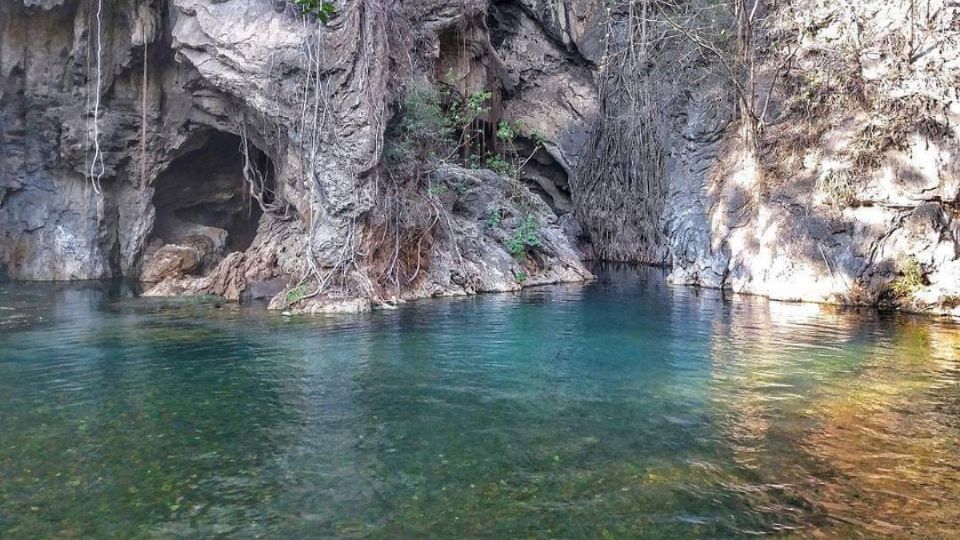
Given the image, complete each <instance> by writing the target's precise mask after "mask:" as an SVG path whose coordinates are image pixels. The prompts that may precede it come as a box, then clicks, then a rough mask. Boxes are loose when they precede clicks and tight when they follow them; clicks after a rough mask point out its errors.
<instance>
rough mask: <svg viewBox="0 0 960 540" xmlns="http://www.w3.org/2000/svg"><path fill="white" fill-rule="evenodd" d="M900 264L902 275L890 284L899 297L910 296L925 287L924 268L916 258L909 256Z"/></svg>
mask: <svg viewBox="0 0 960 540" xmlns="http://www.w3.org/2000/svg"><path fill="white" fill-rule="evenodd" d="M898 266H899V267H900V275H899V276H898V277H897V278H896V279H895V280H893V283H891V285H890V290H891V291H892V292H893V294H895V295H896V296H897V297H904V296H910V295H911V294H913V293H915V292H917V291H919V290H920V289H922V288H923V286H924V283H923V269H922V268H920V262H919V261H917V259H916V258H914V257H909V258H907V260H906V261H904V262H902V263H901V264H899V265H898Z"/></svg>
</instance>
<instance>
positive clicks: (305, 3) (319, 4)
mask: <svg viewBox="0 0 960 540" xmlns="http://www.w3.org/2000/svg"><path fill="white" fill-rule="evenodd" d="M292 1H293V3H294V5H296V6H297V7H298V8H300V11H301V12H303V13H309V14H311V15H314V16H316V17H317V19H320V22H322V23H323V24H327V23H328V22H330V17H333V16H334V15H335V14H336V13H337V10H336V8H334V7H333V4H331V3H330V2H325V1H324V0H292Z"/></svg>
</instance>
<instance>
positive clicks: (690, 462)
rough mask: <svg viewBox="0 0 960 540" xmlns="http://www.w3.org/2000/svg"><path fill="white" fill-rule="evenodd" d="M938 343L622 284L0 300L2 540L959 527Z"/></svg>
mask: <svg viewBox="0 0 960 540" xmlns="http://www.w3.org/2000/svg"><path fill="white" fill-rule="evenodd" d="M958 347H960V327H958V326H957V325H955V324H953V323H949V322H945V321H943V320H939V319H932V318H911V317H905V316H895V315H890V314H881V313H877V312H875V311H869V310H865V311H842V310H836V309H833V308H823V307H820V306H816V305H808V304H785V303H775V302H774V303H768V302H765V301H762V300H758V299H749V298H747V299H744V298H737V299H733V300H729V299H728V300H724V299H723V298H722V296H721V295H720V294H719V293H717V292H714V291H698V290H696V289H689V288H676V287H669V286H667V285H665V284H664V282H663V276H662V275H661V274H660V273H658V272H656V271H652V270H637V269H615V270H608V271H605V272H603V273H602V274H601V279H600V280H599V281H598V282H596V283H593V284H590V285H586V286H579V285H577V286H556V287H544V288H537V289H531V290H528V291H525V292H524V293H523V294H519V295H510V294H503V295H487V296H480V297H476V298H469V299H453V300H428V301H421V302H415V303H411V304H407V305H405V306H402V307H401V308H400V309H397V310H393V311H382V312H376V313H373V314H368V315H360V316H340V317H331V318H308V317H304V318H299V317H293V318H286V317H281V316H279V315H276V314H273V313H267V312H265V311H263V310H261V309H252V308H243V309H240V308H236V307H232V306H230V305H221V304H219V303H215V302H209V301H180V302H168V301H157V300H148V299H142V298H134V297H132V296H131V295H129V294H126V293H125V292H124V290H123V288H122V286H118V285H109V284H92V285H91V284H85V285H70V286H54V285H10V284H7V285H0V537H3V538H37V537H46V536H57V537H171V536H197V535H204V536H209V535H231V536H241V537H254V536H266V537H304V536H306V537H330V536H340V537H397V536H403V537H410V536H414V537H423V536H430V537H436V536H446V537H478V536H480V537H498V538H502V537H508V536H509V537H518V536H519V537H528V536H529V537H555V538H571V537H591V538H595V537H624V536H638V535H643V536H646V537H690V536H701V537H736V536H747V535H753V534H758V533H766V534H781V535H787V536H799V537H808V536H838V535H839V536H847V537H849V536H852V535H856V534H861V535H865V536H877V535H893V536H906V535H921V536H926V537H957V536H958V535H960V389H958V388H960V387H958V382H960V371H958V370H960V362H958V359H960V350H958Z"/></svg>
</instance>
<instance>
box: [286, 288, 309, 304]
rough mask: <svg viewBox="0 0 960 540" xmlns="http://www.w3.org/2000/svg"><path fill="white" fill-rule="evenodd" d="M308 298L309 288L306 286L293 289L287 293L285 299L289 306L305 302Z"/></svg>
mask: <svg viewBox="0 0 960 540" xmlns="http://www.w3.org/2000/svg"><path fill="white" fill-rule="evenodd" d="M306 296H307V287H306V285H298V286H296V287H294V288H293V289H290V290H289V291H287V294H286V296H285V297H284V298H285V299H286V301H287V304H296V303H297V302H299V301H301V300H303V299H304V298H305V297H306Z"/></svg>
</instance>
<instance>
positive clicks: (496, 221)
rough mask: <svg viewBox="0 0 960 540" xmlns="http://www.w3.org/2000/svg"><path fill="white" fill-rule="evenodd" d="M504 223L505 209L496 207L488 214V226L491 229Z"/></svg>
mask: <svg viewBox="0 0 960 540" xmlns="http://www.w3.org/2000/svg"><path fill="white" fill-rule="evenodd" d="M501 223H503V211H502V210H500V209H499V208H494V209H493V210H491V211H490V213H489V214H488V215H487V226H488V227H490V228H491V229H495V228H497V227H499V226H500V224H501Z"/></svg>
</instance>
